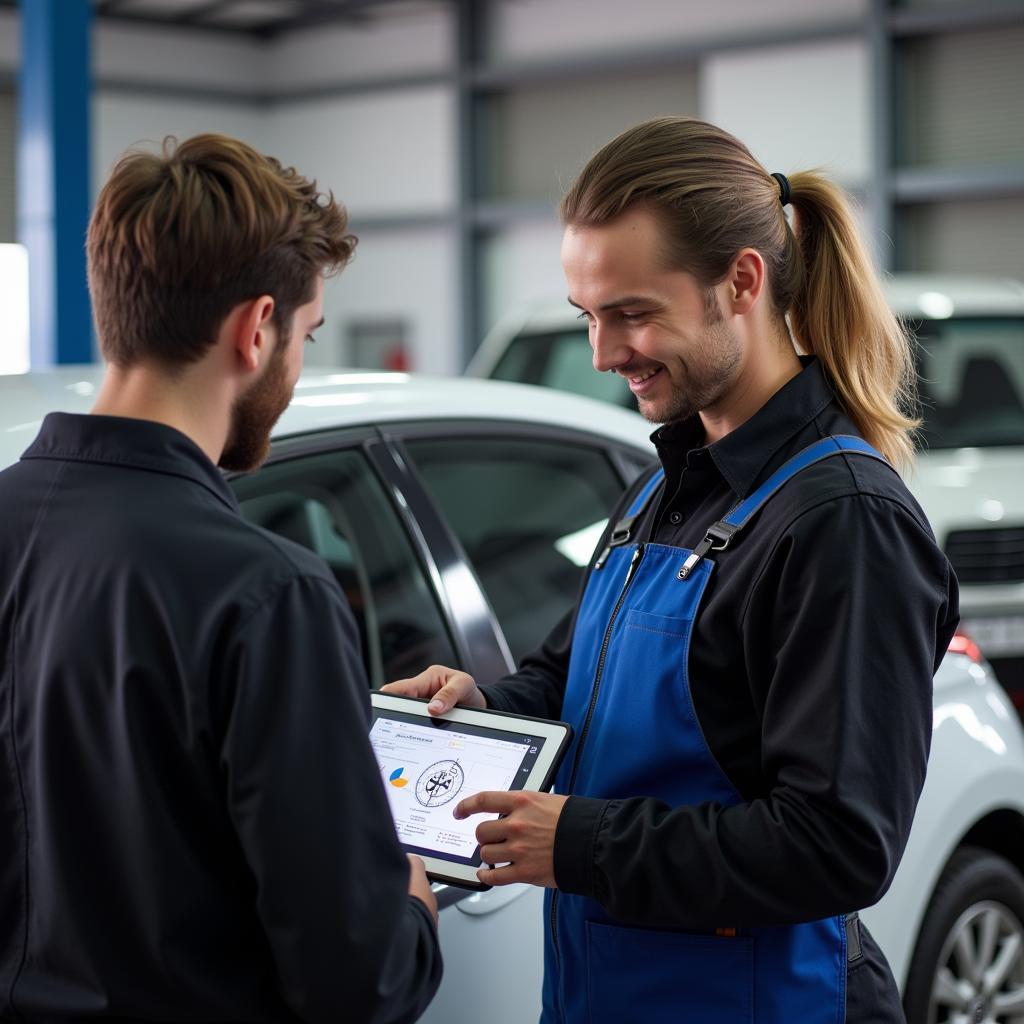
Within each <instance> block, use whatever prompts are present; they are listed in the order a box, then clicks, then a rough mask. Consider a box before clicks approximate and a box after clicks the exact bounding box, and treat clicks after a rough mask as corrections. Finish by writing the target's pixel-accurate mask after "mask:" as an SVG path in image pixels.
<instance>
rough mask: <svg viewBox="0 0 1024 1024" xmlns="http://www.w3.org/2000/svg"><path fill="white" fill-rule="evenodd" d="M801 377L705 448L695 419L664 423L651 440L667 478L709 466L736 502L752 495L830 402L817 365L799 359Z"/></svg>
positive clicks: (805, 358)
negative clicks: (779, 455)
mask: <svg viewBox="0 0 1024 1024" xmlns="http://www.w3.org/2000/svg"><path fill="white" fill-rule="evenodd" d="M800 362H801V363H802V364H803V367H804V368H803V371H802V372H801V373H798V374H797V375H796V376H795V377H794V378H793V379H792V380H790V381H787V383H786V384H784V385H783V386H782V387H781V388H780V389H779V390H778V391H776V392H775V394H774V395H772V397H771V398H769V399H768V401H767V402H765V404H764V405H763V406H761V408H760V409H758V411H757V412H756V413H754V415H753V416H751V417H750V419H749V420H747V421H746V423H744V424H742V425H741V426H739V427H737V428H736V429H735V430H733V431H731V432H730V433H728V434H726V435H725V437H723V438H722V439H721V440H719V441H716V442H715V443H714V444H711V445H705V444H704V443H703V441H704V426H703V424H702V423H701V420H700V417H699V416H692V417H690V418H689V419H686V420H681V421H679V422H677V423H667V424H665V426H663V427H660V428H659V429H658V430H656V431H655V432H654V433H653V434H652V435H651V440H652V441H653V442H654V445H655V447H656V448H657V450H658V456H659V458H660V459H661V461H662V464H663V465H664V467H665V472H666V474H667V475H669V476H671V474H672V470H673V469H675V470H676V472H679V471H680V470H681V469H682V467H683V465H685V466H686V468H688V469H696V468H699V467H701V466H707V465H709V464H711V465H713V466H714V467H715V468H716V469H717V470H718V472H719V473H720V474H721V475H722V477H723V479H724V480H725V482H726V483H727V484H728V485H729V487H730V488H731V489H732V490H733V491H734V492H735V494H736V496H737V497H738V498H745V497H746V496H747V495H748V494H750V493H751V491H753V489H754V487H755V485H756V484H757V483H758V481H759V479H760V477H761V476H762V475H763V473H764V470H765V467H766V466H767V465H768V463H769V462H770V461H772V459H773V457H774V456H775V455H776V454H777V453H778V452H779V450H780V449H783V448H785V447H786V446H787V444H789V443H791V442H792V440H793V438H794V437H795V436H796V435H797V434H798V433H799V432H800V431H801V430H802V429H803V428H804V427H806V426H807V424H808V423H810V422H811V421H812V420H813V419H814V418H815V417H816V416H818V415H819V414H820V413H821V412H822V411H823V410H824V409H825V408H827V407H828V406H829V405H830V404H831V403H832V402H834V401H835V396H834V395H833V394H832V389H831V388H830V386H829V383H828V380H827V379H826V377H825V373H824V370H823V369H822V366H821V363H820V362H819V361H818V360H817V359H816V358H815V357H813V356H801V358H800Z"/></svg>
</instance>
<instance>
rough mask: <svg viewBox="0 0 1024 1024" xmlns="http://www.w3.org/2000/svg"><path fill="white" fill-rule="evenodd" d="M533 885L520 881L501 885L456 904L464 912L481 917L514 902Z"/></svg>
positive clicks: (476, 893) (474, 894)
mask: <svg viewBox="0 0 1024 1024" xmlns="http://www.w3.org/2000/svg"><path fill="white" fill-rule="evenodd" d="M531 888H532V886H529V885H526V884H525V883H522V882H519V883H516V884H514V885H499V886H498V887H496V888H494V889H489V890H488V891H487V892H475V893H473V895H472V896H467V897H466V898H465V899H464V900H459V902H458V903H456V904H455V906H456V907H458V908H459V910H461V911H462V912H463V913H464V914H470V915H471V916H473V917H481V916H483V915H484V914H493V913H494V912H495V911H496V910H501V908H502V907H507V906H508V905H509V904H510V903H514V902H515V901H516V900H517V899H519V897H520V896H525V895H526V894H527V893H528V892H529V891H530V889H531Z"/></svg>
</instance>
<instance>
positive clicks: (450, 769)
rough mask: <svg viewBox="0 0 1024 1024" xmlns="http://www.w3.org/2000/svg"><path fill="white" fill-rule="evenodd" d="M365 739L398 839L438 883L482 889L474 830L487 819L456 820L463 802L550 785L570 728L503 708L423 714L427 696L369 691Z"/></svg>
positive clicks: (483, 887)
mask: <svg viewBox="0 0 1024 1024" xmlns="http://www.w3.org/2000/svg"><path fill="white" fill-rule="evenodd" d="M370 703H371V705H372V708H373V722H372V724H371V727H370V744H371V745H372V746H373V752H374V754H375V755H376V757H377V764H378V765H379V766H380V771H381V776H382V777H383V779H384V788H385V790H386V791H387V795H388V802H389V803H390V804H391V813H392V815H393V816H394V819H395V828H396V830H397V832H398V839H399V841H400V842H401V844H402V846H403V847H404V848H405V849H406V851H408V852H409V853H415V854H416V855H417V856H419V857H422V858H423V861H424V863H425V864H426V867H427V874H428V875H429V876H430V878H432V879H434V880H435V881H438V882H448V883H450V884H453V885H461V886H463V887H465V888H467V889H478V890H482V889H487V888H489V886H486V885H483V884H482V883H481V882H480V881H479V880H478V879H477V877H476V872H477V868H479V867H480V864H481V861H480V848H479V846H478V845H477V841H476V829H477V826H478V825H479V824H480V822H481V821H483V820H486V818H487V817H491V818H497V817H498V815H496V814H493V815H480V814H474V815H473V816H472V817H471V818H468V819H465V820H463V821H457V820H456V819H455V817H454V816H453V814H452V812H453V811H454V810H455V808H456V807H457V806H458V805H459V803H460V801H462V800H465V799H466V797H468V796H472V795H473V794H474V793H480V792H483V791H485V790H514V789H532V790H545V789H548V788H549V787H550V785H551V783H552V781H553V780H554V777H555V772H556V770H557V769H558V765H559V763H560V761H561V759H562V757H563V755H564V754H565V751H566V748H567V747H568V745H569V739H570V737H571V736H572V727H571V726H569V725H566V724H565V723H564V722H549V721H545V720H543V719H538V718H526V717H523V716H522V715H510V714H505V713H503V712H500V711H477V710H476V709H471V708H461V707H457V708H453V709H452V710H451V711H448V712H446V713H445V714H443V715H440V716H435V715H431V714H429V713H428V712H427V701H425V700H418V699H416V698H413V697H399V696H396V695H394V694H390V693H379V692H377V691H373V692H371V694H370Z"/></svg>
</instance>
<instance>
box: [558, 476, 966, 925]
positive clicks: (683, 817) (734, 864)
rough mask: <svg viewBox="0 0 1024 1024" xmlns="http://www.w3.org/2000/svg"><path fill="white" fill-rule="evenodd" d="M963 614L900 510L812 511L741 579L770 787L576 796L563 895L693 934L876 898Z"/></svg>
mask: <svg viewBox="0 0 1024 1024" xmlns="http://www.w3.org/2000/svg"><path fill="white" fill-rule="evenodd" d="M957 620H958V613H957V598H956V581H955V578H954V577H953V576H952V573H951V572H950V570H949V564H948V562H947V561H946V558H945V556H944V555H943V554H942V552H941V551H940V550H939V549H938V547H937V545H936V544H935V541H934V539H933V538H932V536H931V534H930V531H928V530H927V528H926V527H924V526H923V525H922V524H921V523H920V522H918V521H917V520H916V518H914V517H913V516H912V515H911V514H910V513H909V512H908V511H907V510H906V509H905V508H903V507H902V506H901V505H899V504H898V503H896V502H893V501H891V500H889V499H885V498H881V497H876V496H871V495H864V494H858V495H852V496H848V497H844V498H840V499H836V500H833V501H830V502H827V503H824V504H820V505H818V506H817V507H816V508H813V509H810V510H809V511H806V512H805V513H804V514H802V515H801V516H799V517H798V519H797V520H796V521H795V522H793V523H792V524H791V525H790V528H789V529H788V530H787V531H785V533H784V535H783V536H782V537H781V538H780V540H779V542H778V543H777V544H776V545H775V546H774V548H773V549H772V550H771V552H770V553H769V554H768V555H767V556H766V559H765V561H764V562H763V563H762V566H761V569H760V571H759V574H758V575H757V578H756V579H753V580H752V581H751V590H750V594H749V598H748V601H747V604H746V607H745V610H744V612H743V616H742V621H741V623H740V632H739V634H738V635H737V638H736V642H737V644H741V645H742V647H743V651H744V660H745V662H746V665H747V671H748V682H749V685H750V687H751V694H752V697H753V699H754V700H755V702H756V703H757V705H758V709H759V711H760V713H761V718H762V736H761V762H762V767H763V776H764V779H765V786H764V791H763V792H762V793H760V794H756V795H754V796H753V797H752V798H750V799H747V800H745V801H744V802H742V803H737V804H735V805H732V806H724V805H722V804H718V803H705V804H702V805H699V806H687V807H669V806H666V805H665V804H663V803H660V802H657V801H655V800H653V799H645V798H643V797H637V798H632V799H622V800H594V799H585V798H578V797H571V798H570V799H569V801H568V802H567V804H566V807H565V810H564V811H563V814H562V817H561V819H560V820H559V824H558V830H557V834H556V840H555V876H556V879H557V882H558V886H559V888H562V889H565V890H567V891H569V892H575V893H580V894H583V895H587V896H590V897H592V898H594V899H596V900H598V901H599V902H600V903H602V904H603V905H604V906H605V907H606V908H607V910H608V911H609V913H610V914H612V915H613V916H614V917H616V918H618V919H620V920H624V921H630V922H635V923H638V924H647V925H664V926H674V927H681V928H693V929H710V928H716V927H743V926H747V927H750V926H757V925H775V924H789V923H796V922H799V921H805V920H814V919H818V918H822V917H826V916H830V915H833V914H839V913H846V912H851V911H854V910H859V909H861V908H862V907H865V906H868V905H870V904H872V903H874V902H875V901H877V900H878V899H879V898H880V897H881V896H882V895H883V894H884V893H885V891H886V890H887V888H888V886H889V883H890V882H891V880H892V877H893V875H894V873H895V871H896V868H897V866H898V864H899V860H900V857H901V855H902V852H903V849H904V847H905V845H906V842H907V837H908V835H909V832H910V826H911V822H912V820H913V815H914V809H915V807H916V804H917V800H918V797H919V796H920V793H921V788H922V786H923V783H924V776H925V767H926V764H927V759H928V750H929V745H930V742H931V729H932V676H933V675H934V672H935V669H936V668H937V666H938V663H939V661H940V660H941V658H942V656H943V654H944V652H945V650H946V647H947V645H948V642H949V639H950V637H951V635H952V633H953V630H954V629H955V626H956V623H957ZM697 629H698V633H697V634H696V635H695V642H699V621H698V626H697Z"/></svg>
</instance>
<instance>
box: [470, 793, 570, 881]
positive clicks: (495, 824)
mask: <svg viewBox="0 0 1024 1024" xmlns="http://www.w3.org/2000/svg"><path fill="white" fill-rule="evenodd" d="M567 799H568V797H565V796H560V795H558V794H557V793H532V792H524V791H521V790H520V791H516V792H512V793H498V792H484V793H475V794H474V795H473V796H471V797H467V798H466V799H465V800H463V801H462V802H461V803H460V804H459V805H458V807H456V808H455V817H456V818H458V819H460V820H461V819H462V818H468V817H470V815H473V814H501V815H503V817H501V818H498V819H497V820H488V821H485V822H483V823H482V824H481V825H480V826H479V827H478V828H477V830H476V838H477V842H479V843H480V856H481V859H482V860H483V861H484V862H485V863H487V864H500V865H502V866H501V867H497V868H481V869H480V870H479V871H478V872H477V878H479V879H480V881H481V882H483V883H484V884H485V885H508V884H510V883H511V882H529V883H530V884H531V885H543V886H547V887H548V888H553V887H554V885H555V866H554V854H553V851H554V847H555V829H556V828H557V826H558V818H559V816H560V815H561V813H562V808H563V807H564V806H565V802H566V800H567Z"/></svg>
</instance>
